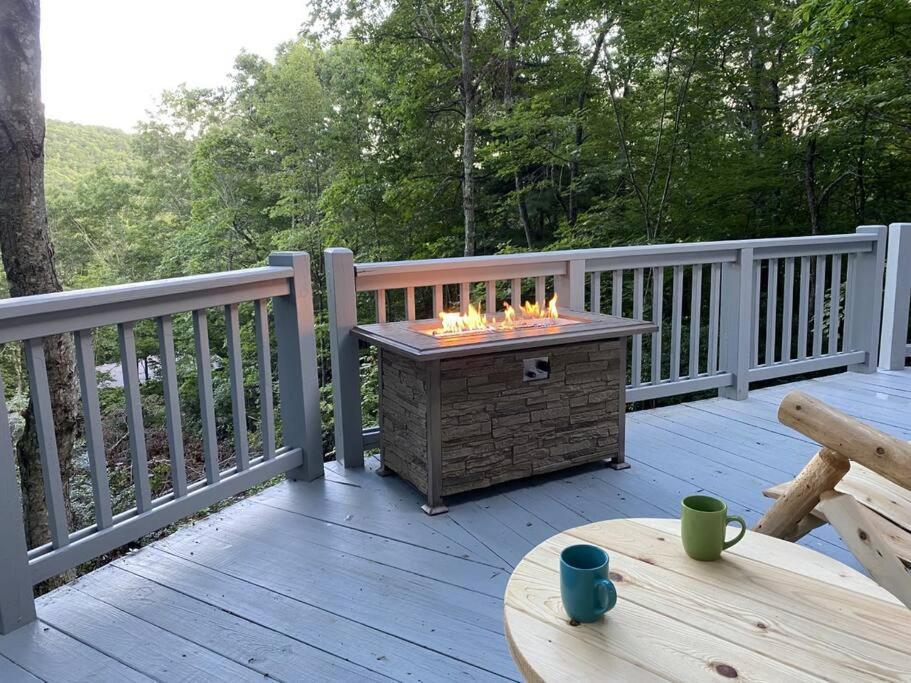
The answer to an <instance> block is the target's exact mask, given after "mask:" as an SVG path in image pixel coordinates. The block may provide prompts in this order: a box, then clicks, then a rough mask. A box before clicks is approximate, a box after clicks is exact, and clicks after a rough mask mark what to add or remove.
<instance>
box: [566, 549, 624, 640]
mask: <svg viewBox="0 0 911 683" xmlns="http://www.w3.org/2000/svg"><path fill="white" fill-rule="evenodd" d="M609 562H610V558H608V556H607V553H606V552H604V551H603V550H601V548H599V547H597V546H594V545H585V544H583V545H571V546H569V547H568V548H565V549H564V550H563V552H562V553H560V597H562V598H563V607H564V609H565V610H566V613H567V614H568V615H569V618H570V619H573V620H574V621H579V622H583V623H585V622H591V621H598V619H600V618H601V617H602V616H604V613H605V612H607V611H609V610H611V609H613V607H614V605H616V604H617V589H616V588H614V584H613V582H611V580H610V579H608V578H607V572H608V565H609Z"/></svg>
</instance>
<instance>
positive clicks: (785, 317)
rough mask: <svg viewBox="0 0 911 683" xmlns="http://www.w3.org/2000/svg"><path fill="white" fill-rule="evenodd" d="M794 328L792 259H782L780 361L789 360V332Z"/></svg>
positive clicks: (785, 361)
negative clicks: (782, 297) (782, 301)
mask: <svg viewBox="0 0 911 683" xmlns="http://www.w3.org/2000/svg"><path fill="white" fill-rule="evenodd" d="M793 330H794V259H793V258H786V259H785V260H784V306H783V307H782V311H781V362H782V363H787V362H789V361H790V360H791V333H792V331H793Z"/></svg>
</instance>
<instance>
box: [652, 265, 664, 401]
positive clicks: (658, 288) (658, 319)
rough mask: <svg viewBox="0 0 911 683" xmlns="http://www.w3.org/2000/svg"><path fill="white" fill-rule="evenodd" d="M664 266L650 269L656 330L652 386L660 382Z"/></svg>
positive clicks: (653, 334)
mask: <svg viewBox="0 0 911 683" xmlns="http://www.w3.org/2000/svg"><path fill="white" fill-rule="evenodd" d="M663 307H664V266H659V267H657V268H652V322H653V323H655V324H656V325H657V326H658V329H657V330H655V331H654V332H652V384H658V382H660V381H661V331H662V330H663V329H664V321H663V317H664V312H663V311H662V308H663Z"/></svg>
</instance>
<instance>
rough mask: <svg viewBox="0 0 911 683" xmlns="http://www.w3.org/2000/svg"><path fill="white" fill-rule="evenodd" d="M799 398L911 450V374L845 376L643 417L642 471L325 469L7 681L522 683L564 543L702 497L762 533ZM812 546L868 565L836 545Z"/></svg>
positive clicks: (93, 597) (117, 593) (133, 564)
mask: <svg viewBox="0 0 911 683" xmlns="http://www.w3.org/2000/svg"><path fill="white" fill-rule="evenodd" d="M796 388H799V389H801V390H803V391H806V392H808V393H811V394H814V395H816V396H818V397H819V398H821V399H823V400H824V401H827V402H829V403H831V404H833V405H835V406H836V407H839V408H841V409H842V410H845V411H847V412H849V413H851V414H853V415H856V416H858V417H860V418H861V419H865V420H867V421H869V422H871V423H872V424H874V425H876V426H878V427H880V428H882V429H885V430H887V431H889V432H891V433H893V434H895V435H897V436H900V437H903V438H911V370H907V371H903V372H879V373H875V374H870V375H863V374H855V373H846V374H838V375H832V376H828V377H823V378H817V379H811V380H804V381H801V382H796V383H792V384H789V385H782V386H775V387H770V388H766V389H759V390H753V391H752V392H751V393H750V396H749V398H748V399H747V400H745V401H729V400H723V399H709V400H704V401H699V402H693V403H683V404H679V405H673V406H667V407H663V408H657V409H654V410H647V411H639V412H633V413H630V414H629V416H628V422H627V459H628V462H630V464H631V465H632V467H631V468H630V469H628V470H624V471H614V470H611V469H608V468H604V467H603V466H600V465H590V466H584V467H581V468H579V469H575V470H571V471H565V472H562V473H557V474H553V475H548V476H545V477H539V478H536V479H532V480H528V481H523V482H514V483H511V484H507V485H503V486H499V487H495V488H494V489H491V490H488V491H482V492H475V493H472V494H465V495H462V496H456V497H453V498H450V499H449V500H448V501H447V502H448V504H449V506H450V512H449V514H446V515H440V516H436V517H428V516H427V515H425V514H424V513H423V512H422V511H421V510H420V507H419V505H420V503H421V502H422V500H421V496H420V494H418V493H417V491H415V490H413V489H412V488H411V487H410V486H409V485H408V484H406V483H405V482H403V481H401V480H399V479H398V478H396V477H387V478H381V477H378V476H376V474H375V470H376V468H377V464H378V463H377V461H376V459H375V458H369V459H368V461H367V467H366V468H365V469H364V470H345V469H343V468H342V467H341V466H340V465H339V464H338V463H327V466H326V477H325V478H324V479H322V480H317V481H314V482H309V483H305V482H282V483H280V484H278V485H276V486H274V487H272V488H269V489H267V490H265V491H263V492H261V493H259V494H257V495H255V496H253V497H251V498H249V499H247V500H245V501H241V502H239V503H237V504H235V505H232V506H230V507H228V508H226V509H224V510H222V511H221V512H219V513H217V514H214V515H212V516H210V517H208V518H206V519H205V520H202V521H199V522H196V523H195V524H193V525H189V526H185V527H184V528H182V529H180V530H179V531H177V532H176V533H174V534H173V535H171V536H169V537H167V538H165V539H162V540H161V541H158V542H156V543H154V544H152V545H151V546H149V547H147V548H144V549H142V550H140V551H138V552H135V553H131V554H129V555H127V556H125V557H122V558H120V559H118V560H116V561H115V562H114V563H112V565H110V566H108V567H105V568H103V569H100V570H98V571H96V572H93V573H91V574H89V575H87V576H85V577H82V578H81V579H79V580H78V581H76V582H74V583H73V584H70V585H69V586H66V587H64V588H61V589H58V590H57V591H54V592H53V593H51V594H49V595H47V596H44V597H42V598H40V599H39V601H38V616H39V622H37V623H35V624H32V625H30V626H28V627H25V628H23V629H20V630H19V631H17V632H14V633H13V634H10V635H8V636H3V637H0V680H3V681H6V680H10V681H18V680H23V681H33V680H46V681H85V680H92V681H107V680H111V681H122V680H134V681H146V680H150V679H158V680H169V681H170V680H189V679H192V680H254V679H255V680H263V679H264V678H267V677H268V678H272V679H276V680H285V681H293V680H304V679H306V680H389V679H392V680H398V681H438V680H452V681H455V680H458V681H462V680H478V681H503V680H516V679H518V673H517V671H516V669H515V667H514V665H513V663H512V661H511V659H510V657H509V654H508V653H507V650H506V645H505V640H504V636H503V627H502V603H501V598H502V594H503V590H504V588H505V585H506V581H507V580H508V577H509V570H510V568H511V567H512V566H514V565H515V563H516V562H518V561H519V559H520V558H521V557H522V556H523V555H524V554H525V553H526V552H528V551H529V550H530V549H531V548H532V547H533V546H534V545H535V544H537V543H539V542H540V541H542V540H543V539H545V538H547V537H549V536H551V535H552V534H554V533H556V532H557V531H560V530H563V529H566V528H569V527H572V526H577V525H580V524H585V523H588V522H591V521H597V520H601V519H609V518H618V517H643V516H649V517H673V516H676V515H677V514H678V511H679V504H680V503H679V501H680V498H681V497H683V496H684V495H687V494H689V493H693V492H696V491H705V492H708V493H711V494H714V495H718V496H720V497H722V498H724V499H725V500H726V501H727V502H728V506H729V508H730V510H731V511H732V513H733V514H740V515H743V516H744V517H745V518H746V520H747V521H748V522H749V523H750V524H753V523H755V522H756V521H757V520H758V519H759V517H760V515H761V513H762V511H763V510H765V509H766V508H767V507H768V505H769V504H770V501H769V500H767V499H766V498H764V497H763V496H762V489H763V488H766V487H767V486H769V485H771V484H775V483H779V482H781V481H784V480H786V479H788V478H790V477H793V476H794V475H795V474H796V473H797V472H799V471H800V469H801V468H802V467H803V466H804V465H805V464H806V462H807V461H808V459H809V458H810V457H811V456H812V454H813V453H814V451H815V449H816V447H815V445H814V444H813V443H812V442H811V441H809V440H808V439H806V438H805V437H803V436H801V435H800V434H797V433H796V432H794V431H792V430H791V429H789V428H788V427H785V426H784V425H781V424H780V423H779V422H778V421H777V418H776V410H777V406H778V402H779V401H780V399H781V397H782V396H784V394H786V393H787V392H788V391H790V390H793V389H796ZM801 543H803V544H804V545H807V546H808V547H811V548H814V549H815V550H818V551H820V552H823V553H825V554H828V555H830V556H832V557H835V558H837V559H838V560H840V561H843V562H845V563H847V564H849V565H851V566H854V567H857V566H858V564H857V562H856V560H854V558H853V556H852V555H851V554H850V553H849V552H848V551H847V550H846V549H845V547H844V544H843V543H842V542H841V539H840V538H838V536H837V535H836V534H835V533H834V532H833V530H832V529H831V528H830V527H821V528H819V529H817V530H816V531H814V533H813V534H811V535H809V536H807V537H805V538H804V539H802V541H801Z"/></svg>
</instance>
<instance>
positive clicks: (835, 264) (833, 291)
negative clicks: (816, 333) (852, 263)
mask: <svg viewBox="0 0 911 683" xmlns="http://www.w3.org/2000/svg"><path fill="white" fill-rule="evenodd" d="M840 310H841V254H834V255H833V256H832V285H831V287H830V288H829V346H828V348H827V349H826V350H827V351H828V352H829V353H830V354H836V353H838V325H839V323H840V322H841V321H840V320H839V316H840Z"/></svg>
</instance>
